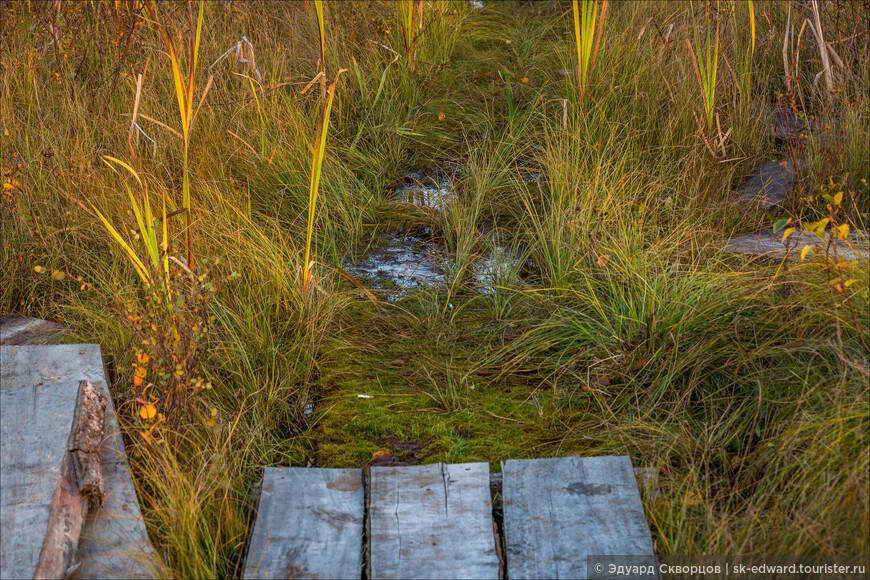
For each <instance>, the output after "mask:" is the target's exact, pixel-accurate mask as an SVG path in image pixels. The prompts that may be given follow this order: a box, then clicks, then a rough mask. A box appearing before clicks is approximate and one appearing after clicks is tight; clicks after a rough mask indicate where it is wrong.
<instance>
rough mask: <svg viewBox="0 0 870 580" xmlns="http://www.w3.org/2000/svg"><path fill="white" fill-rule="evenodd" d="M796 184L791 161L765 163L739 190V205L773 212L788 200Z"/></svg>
mask: <svg viewBox="0 0 870 580" xmlns="http://www.w3.org/2000/svg"><path fill="white" fill-rule="evenodd" d="M794 183H795V171H794V166H793V164H792V163H791V162H790V161H785V160H777V161H765V162H764V163H762V164H761V165H759V166H758V167H756V168H755V169H754V170H753V171H752V173H750V174H749V177H747V178H746V180H745V181H744V182H743V184H742V185H741V186H740V187H739V188H737V195H738V203H740V204H741V205H749V206H761V207H763V208H764V209H766V210H771V209H773V208H776V207H777V206H780V205H782V204H783V202H785V201H786V200H787V199H788V196H789V194H790V193H791V191H792V189H793V188H794Z"/></svg>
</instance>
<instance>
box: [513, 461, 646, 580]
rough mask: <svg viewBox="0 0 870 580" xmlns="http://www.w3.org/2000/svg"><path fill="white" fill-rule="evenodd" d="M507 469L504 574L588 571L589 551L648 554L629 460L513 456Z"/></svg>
mask: <svg viewBox="0 0 870 580" xmlns="http://www.w3.org/2000/svg"><path fill="white" fill-rule="evenodd" d="M502 472H503V473H504V484H503V485H504V498H503V505H504V534H505V546H506V552H507V554H506V559H507V571H508V577H509V578H511V580H518V579H520V578H586V577H587V575H586V557H587V556H588V555H626V556H650V555H653V544H652V538H651V537H650V532H649V525H648V524H647V522H646V518H645V516H644V513H643V506H642V505H641V503H640V494H639V493H638V491H637V483H636V481H635V476H634V472H633V471H632V468H631V460H630V459H629V458H628V457H627V456H622V457H613V456H611V457H564V458H557V459H532V460H519V461H518V460H510V461H506V462H504V464H503V465H502Z"/></svg>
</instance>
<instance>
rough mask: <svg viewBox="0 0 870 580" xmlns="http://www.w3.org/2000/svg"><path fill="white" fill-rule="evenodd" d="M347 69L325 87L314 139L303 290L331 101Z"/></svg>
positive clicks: (309, 277) (308, 272)
mask: <svg viewBox="0 0 870 580" xmlns="http://www.w3.org/2000/svg"><path fill="white" fill-rule="evenodd" d="M346 70H347V69H345V68H343V69H341V70H339V71H338V73H337V74H336V75H335V80H333V81H332V84H331V85H329V89H327V91H326V93H327V99H326V102H325V103H324V106H323V114H322V116H321V118H320V123H319V125H318V128H317V137H316V138H315V139H314V152H313V154H312V159H311V182H310V186H309V188H308V228H307V229H306V233H305V261H304V262H303V263H302V287H303V289H304V290H305V291H307V290H308V286H309V284H310V283H311V281H312V275H311V269H312V267H313V266H314V261H313V260H312V259H311V240H312V238H313V237H314V215H315V210H316V208H317V197H318V195H319V193H320V174H321V173H322V171H323V153H324V151H325V150H326V136H327V134H328V133H329V115H330V113H331V112H332V102H333V100H335V85H336V83H337V82H338V77H340V76H341V73H343V72H345V71H346Z"/></svg>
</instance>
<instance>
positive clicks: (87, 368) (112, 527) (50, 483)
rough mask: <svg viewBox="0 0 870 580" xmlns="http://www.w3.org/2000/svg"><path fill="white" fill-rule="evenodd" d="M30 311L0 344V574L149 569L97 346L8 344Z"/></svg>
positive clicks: (38, 332)
mask: <svg viewBox="0 0 870 580" xmlns="http://www.w3.org/2000/svg"><path fill="white" fill-rule="evenodd" d="M4 318H5V317H4ZM20 318H22V317H19V319H20ZM33 320H34V319H29V320H24V321H23V323H22V324H18V326H17V327H12V326H11V325H7V324H6V322H7V321H8V319H4V324H3V339H4V340H3V341H2V342H3V344H2V346H0V370H2V375H0V397H2V406H0V431H2V433H0V464H2V465H0V469H2V481H0V578H33V577H34V576H37V577H58V578H60V577H70V578H146V577H147V578H150V577H153V576H154V573H153V571H152V570H153V567H154V566H153V557H152V554H153V551H152V547H151V543H150V542H149V539H148V534H147V532H146V530H145V524H144V522H143V520H142V515H141V513H140V510H139V504H138V501H137V498H136V490H135V488H134V487H133V480H132V478H131V476H130V472H129V469H128V468H127V462H126V456H125V454H124V443H123V440H122V438H121V433H120V429H119V427H118V421H117V418H116V417H115V410H114V407H113V405H112V400H111V397H110V396H109V391H108V386H107V384H106V379H105V374H104V368H103V360H102V355H101V352H100V347H99V346H98V345H95V344H63V345H60V344H58V345H50V346H32V345H24V346H16V345H21V344H22V343H25V344H26V343H27V342H29V341H31V340H33V339H35V338H47V335H46V334H45V332H44V331H45V330H46V328H44V326H45V325H41V324H40V323H41V322H42V321H36V322H31V321H33ZM18 322H21V321H20V320H17V321H16V323H18ZM16 328H17V330H16ZM22 330H23V332H21V331H22ZM47 330H48V331H49V332H50V335H51V336H54V335H56V334H57V332H58V328H54V327H48V328H47ZM88 410H89V411H88ZM91 423H93V424H97V425H96V428H95V430H89V424H91Z"/></svg>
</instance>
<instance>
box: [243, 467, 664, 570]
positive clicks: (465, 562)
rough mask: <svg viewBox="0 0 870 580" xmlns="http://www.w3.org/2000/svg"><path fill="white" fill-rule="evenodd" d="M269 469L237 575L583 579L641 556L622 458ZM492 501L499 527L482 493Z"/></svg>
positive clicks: (642, 539) (639, 514)
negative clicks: (492, 466) (619, 559)
mask: <svg viewBox="0 0 870 580" xmlns="http://www.w3.org/2000/svg"><path fill="white" fill-rule="evenodd" d="M502 471H503V473H502V474H493V475H494V476H501V477H490V473H489V466H488V464H486V463H467V464H455V465H445V464H440V463H439V464H432V465H422V466H407V467H399V466H395V467H372V468H370V469H369V470H368V471H367V472H364V471H363V470H359V469H307V468H269V469H267V470H266V472H265V474H264V480H263V485H262V491H261V497H260V505H259V509H258V517H257V520H256V523H255V525H254V530H253V533H252V536H251V542H250V545H249V549H248V554H247V559H246V565H245V577H246V578H369V579H372V580H374V579H388V578H493V579H496V578H505V577H507V578H510V579H511V580H518V579H522V578H578V579H582V578H587V570H586V557H587V556H590V555H626V556H652V555H654V550H653V543H652V539H651V537H650V531H649V526H648V524H647V522H646V518H645V517H644V513H643V506H642V505H641V502H640V494H639V493H638V489H637V483H636V481H635V473H634V471H633V470H632V467H631V461H630V460H629V458H628V457H625V456H623V457H615V456H608V457H585V458H583V457H565V458H558V459H531V460H511V461H507V462H505V463H504V464H503V465H502ZM493 495H495V496H496V497H503V501H502V510H501V513H503V518H502V520H501V521H502V525H501V527H499V526H497V525H496V519H497V518H494V513H496V514H497V513H499V511H500V510H495V512H494V510H493V503H492V497H493Z"/></svg>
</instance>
